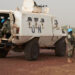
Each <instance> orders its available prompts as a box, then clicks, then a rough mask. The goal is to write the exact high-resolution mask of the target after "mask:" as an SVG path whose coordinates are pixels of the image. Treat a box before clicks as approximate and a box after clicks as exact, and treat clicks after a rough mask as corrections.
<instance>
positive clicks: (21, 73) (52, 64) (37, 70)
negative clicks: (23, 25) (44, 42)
mask: <svg viewBox="0 0 75 75" xmlns="http://www.w3.org/2000/svg"><path fill="white" fill-rule="evenodd" d="M74 59H75V57H74ZM0 75H75V61H74V63H72V64H68V63H67V62H66V57H56V56H54V52H52V51H48V50H47V51H46V50H45V51H44V50H43V51H41V53H40V56H39V59H38V60H37V61H26V60H25V59H24V53H14V52H9V54H8V56H7V58H4V59H3V58H2V59H0Z"/></svg>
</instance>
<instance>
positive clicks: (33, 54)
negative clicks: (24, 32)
mask: <svg viewBox="0 0 75 75" xmlns="http://www.w3.org/2000/svg"><path fill="white" fill-rule="evenodd" d="M38 41H39V38H34V39H32V40H31V41H29V42H28V43H27V44H26V46H25V48H24V53H25V59H27V60H37V59H38V56H39V50H40V49H39V43H38Z"/></svg>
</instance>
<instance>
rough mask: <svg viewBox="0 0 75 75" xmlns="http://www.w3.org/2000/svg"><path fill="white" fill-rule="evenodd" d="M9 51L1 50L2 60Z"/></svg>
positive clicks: (0, 56)
mask: <svg viewBox="0 0 75 75" xmlns="http://www.w3.org/2000/svg"><path fill="white" fill-rule="evenodd" d="M8 52H9V51H7V50H5V49H0V58H5V57H6V56H7V54H8Z"/></svg>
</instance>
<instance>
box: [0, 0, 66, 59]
mask: <svg viewBox="0 0 75 75" xmlns="http://www.w3.org/2000/svg"><path fill="white" fill-rule="evenodd" d="M48 12H49V8H48V7H47V5H43V6H41V5H37V4H36V2H34V1H33V0H24V3H23V6H22V10H19V9H18V8H17V10H15V11H11V10H0V57H1V58H4V57H6V56H7V54H8V52H9V51H10V50H13V51H15V52H22V51H24V54H25V58H26V59H27V60H36V59H38V56H39V53H40V52H39V51H40V47H41V48H49V49H50V48H55V54H56V55H57V56H64V55H65V53H66V43H65V36H66V34H65V33H63V31H62V29H61V26H60V25H59V23H58V20H57V19H56V17H54V16H51V15H49V14H48Z"/></svg>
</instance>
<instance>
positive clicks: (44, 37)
mask: <svg viewBox="0 0 75 75" xmlns="http://www.w3.org/2000/svg"><path fill="white" fill-rule="evenodd" d="M10 12H11V13H12V14H14V17H15V25H16V26H17V27H19V29H20V30H19V33H18V34H15V30H14V29H12V31H14V34H15V36H18V37H19V39H17V38H15V37H14V38H12V42H13V43H15V44H17V45H20V44H23V43H26V42H28V41H30V40H31V39H32V38H34V37H40V40H39V44H40V46H45V47H48V46H52V45H54V43H55V42H56V41H58V40H59V39H60V38H61V37H63V36H66V34H64V33H62V30H61V26H58V27H55V25H54V19H55V18H54V17H53V16H50V15H48V14H45V13H22V12H20V11H10V10H9V11H8V10H0V13H8V14H9V13H10ZM28 17H30V18H31V21H30V20H28ZM35 18H38V20H37V21H35ZM41 19H44V22H42V21H41ZM12 21H13V20H12ZM10 24H11V23H10ZM29 25H30V27H29Z"/></svg>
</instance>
